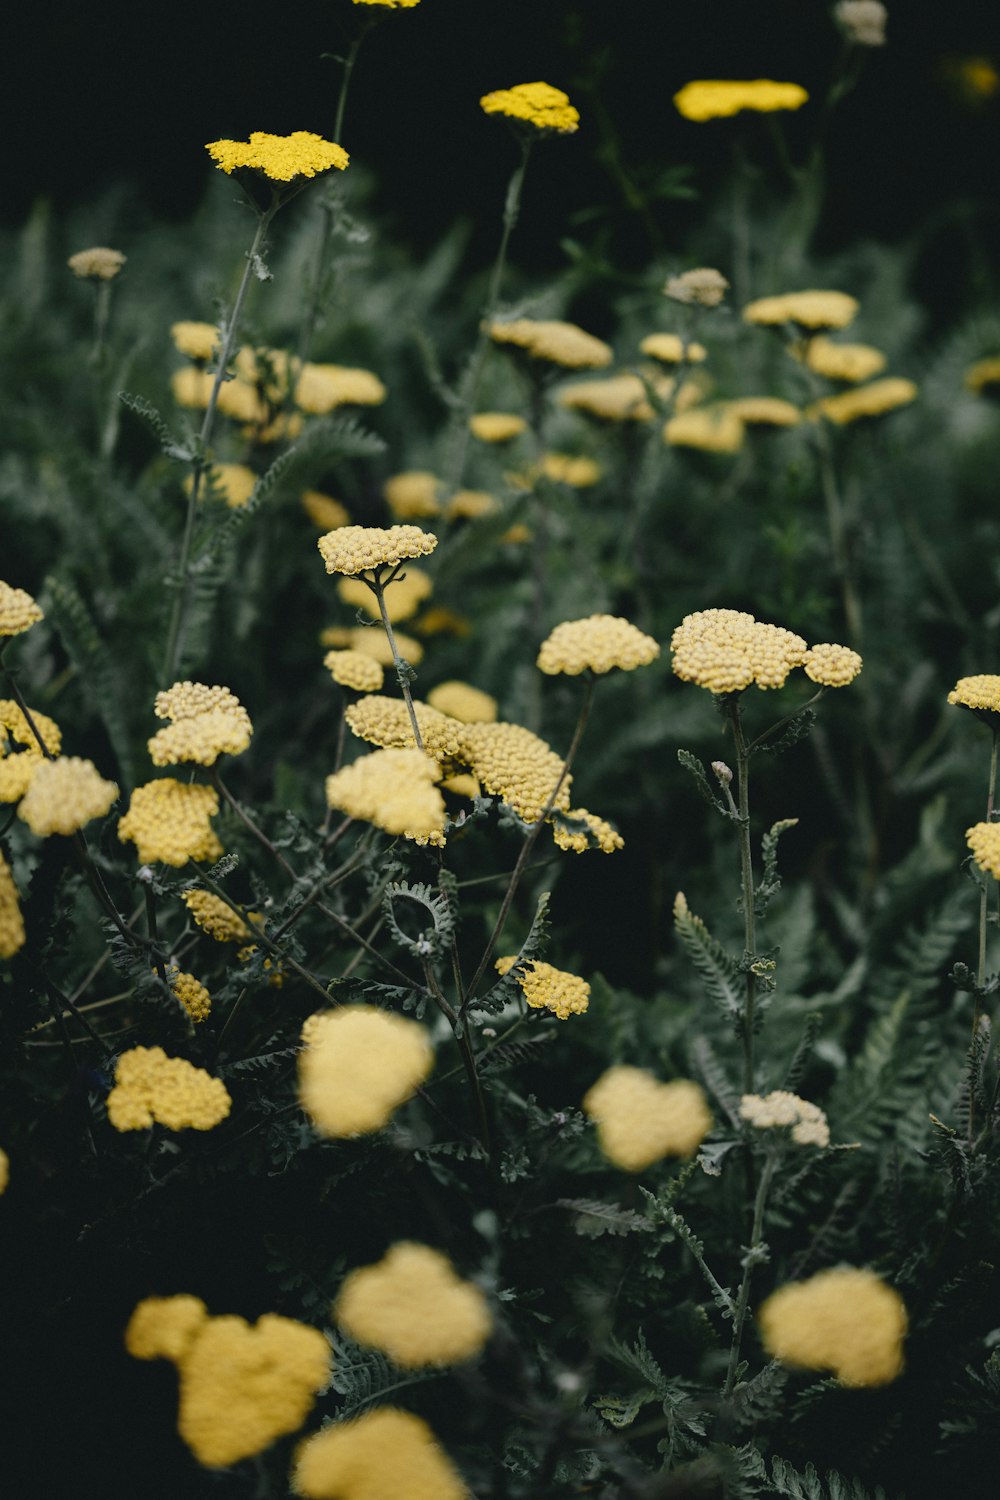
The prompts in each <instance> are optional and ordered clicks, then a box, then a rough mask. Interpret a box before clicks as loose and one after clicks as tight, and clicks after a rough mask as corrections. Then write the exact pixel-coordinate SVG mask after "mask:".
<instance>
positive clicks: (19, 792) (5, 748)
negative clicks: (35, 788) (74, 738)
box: [0, 698, 62, 802]
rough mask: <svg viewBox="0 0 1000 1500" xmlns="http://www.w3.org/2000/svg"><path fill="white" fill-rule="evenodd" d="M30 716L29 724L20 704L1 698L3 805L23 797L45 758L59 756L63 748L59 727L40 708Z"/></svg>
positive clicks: (0, 782) (0, 780)
mask: <svg viewBox="0 0 1000 1500" xmlns="http://www.w3.org/2000/svg"><path fill="white" fill-rule="evenodd" d="M30 713H31V722H30V723H29V721H28V717H27V715H26V714H25V712H24V710H23V709H22V708H21V705H20V704H19V703H16V702H15V701H14V699H13V698H0V802H16V801H17V800H18V798H20V797H23V796H24V794H25V792H26V791H27V790H28V787H29V786H30V785H31V782H32V779H33V778H34V776H35V775H36V774H37V772H38V770H39V768H40V767H41V766H42V764H43V763H44V760H45V754H46V753H47V754H49V755H57V754H58V753H59V749H60V747H61V745H62V735H61V734H60V732H59V726H58V724H56V723H55V721H54V720H53V719H50V718H49V717H48V715H47V714H43V713H39V711H38V709H36V708H35V709H31V710H30ZM32 725H33V726H34V728H32ZM38 736H41V741H42V743H41V744H39V742H38ZM12 743H13V744H15V745H20V746H21V747H22V748H21V750H20V751H19V752H14V751H13V750H12V749H11V744H12ZM43 747H44V750H43Z"/></svg>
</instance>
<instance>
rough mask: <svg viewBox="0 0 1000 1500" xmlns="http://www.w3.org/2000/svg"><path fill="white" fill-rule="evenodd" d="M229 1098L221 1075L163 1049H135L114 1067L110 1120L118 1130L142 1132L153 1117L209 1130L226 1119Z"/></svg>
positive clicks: (170, 1127) (172, 1126)
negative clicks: (208, 1071)
mask: <svg viewBox="0 0 1000 1500" xmlns="http://www.w3.org/2000/svg"><path fill="white" fill-rule="evenodd" d="M231 1108H232V1100H231V1099H230V1097H229V1093H228V1091H227V1089H226V1086H225V1084H224V1083H223V1082H222V1080H221V1078H213V1077H212V1076H211V1074H209V1073H206V1072H205V1070H204V1069H203V1068H196V1067H194V1065H193V1064H192V1063H189V1062H185V1060H184V1058H182V1057H168V1056H167V1054H166V1053H165V1052H164V1050H163V1048H162V1047H133V1048H132V1049H131V1051H129V1052H123V1053H122V1055H121V1057H119V1059H118V1063H117V1066H116V1067H115V1086H114V1088H113V1089H112V1090H111V1092H110V1094H109V1095H108V1119H109V1120H110V1122H111V1124H112V1125H113V1126H114V1128H115V1129H116V1130H122V1131H124V1130H146V1129H148V1128H149V1126H150V1125H152V1124H153V1122H154V1121H156V1122H157V1123H158V1124H160V1125H165V1126H166V1127H167V1129H168V1130H211V1129H212V1128H213V1127H214V1126H216V1125H218V1124H219V1122H220V1120H224V1119H225V1118H226V1116H227V1115H228V1113H229V1111H230V1109H231Z"/></svg>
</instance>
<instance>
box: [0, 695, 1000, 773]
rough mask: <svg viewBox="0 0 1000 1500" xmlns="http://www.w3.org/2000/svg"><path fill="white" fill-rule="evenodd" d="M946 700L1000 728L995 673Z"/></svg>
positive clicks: (993, 726) (992, 726) (984, 721)
mask: <svg viewBox="0 0 1000 1500" xmlns="http://www.w3.org/2000/svg"><path fill="white" fill-rule="evenodd" d="M948 702H949V703H954V704H956V705H957V706H958V707H959V708H969V709H971V710H972V712H973V713H974V714H975V715H976V716H977V717H978V718H980V719H982V721H983V723H984V724H988V725H989V727H990V728H991V729H994V730H996V729H1000V677H998V676H996V675H995V674H991V673H988V672H985V673H980V674H979V675H978V676H976V677H960V678H959V679H958V681H957V682H956V684H955V686H954V687H953V688H952V690H951V692H950V693H949V694H948ZM0 766H2V762H0Z"/></svg>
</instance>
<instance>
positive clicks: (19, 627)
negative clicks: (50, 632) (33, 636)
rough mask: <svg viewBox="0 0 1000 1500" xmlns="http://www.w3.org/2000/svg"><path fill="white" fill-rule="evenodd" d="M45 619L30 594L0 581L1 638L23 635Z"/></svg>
mask: <svg viewBox="0 0 1000 1500" xmlns="http://www.w3.org/2000/svg"><path fill="white" fill-rule="evenodd" d="M44 618H45V616H44V615H43V614H42V611H41V610H40V609H39V607H38V605H37V604H36V603H35V601H34V599H32V597H31V595H30V594H26V593H25V591H24V589H15V588H12V587H11V585H10V584H9V583H4V581H3V579H0V636H3V635H21V634H22V633H23V632H24V631H25V630H30V629H31V627H32V625H34V624H36V622H37V621H38V620H44Z"/></svg>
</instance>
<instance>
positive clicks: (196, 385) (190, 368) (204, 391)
mask: <svg viewBox="0 0 1000 1500" xmlns="http://www.w3.org/2000/svg"><path fill="white" fill-rule="evenodd" d="M214 384H215V376H214V375H210V374H209V373H208V371H207V370H199V369H198V368H197V366H196V365H184V367H183V368H182V369H180V370H175V371H174V373H173V374H172V375H171V377H170V392H171V395H172V396H173V398H174V400H175V401H176V402H177V405H178V406H186V407H189V408H191V409H192V410H194V411H204V410H205V408H206V407H207V406H208V403H209V401H210V399H211V396H212V387H213V386H214Z"/></svg>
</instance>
